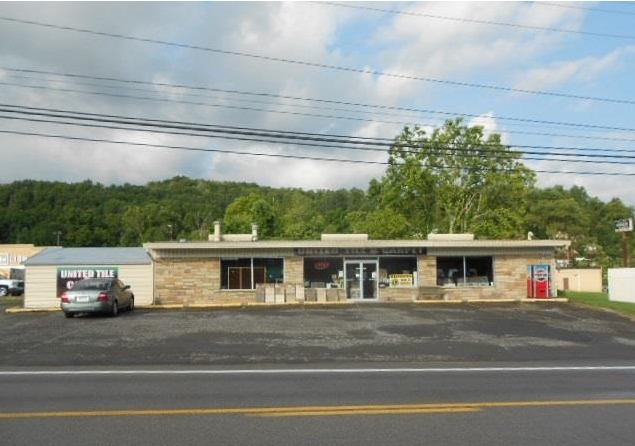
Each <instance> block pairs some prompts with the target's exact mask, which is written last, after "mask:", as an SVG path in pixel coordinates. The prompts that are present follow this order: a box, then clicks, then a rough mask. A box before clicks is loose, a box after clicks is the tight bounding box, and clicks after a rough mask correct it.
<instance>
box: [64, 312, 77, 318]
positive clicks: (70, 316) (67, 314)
mask: <svg viewBox="0 0 635 446" xmlns="http://www.w3.org/2000/svg"><path fill="white" fill-rule="evenodd" d="M64 316H66V319H71V318H72V317H73V316H75V313H71V312H70V311H65V312H64Z"/></svg>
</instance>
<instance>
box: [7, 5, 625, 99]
mask: <svg viewBox="0 0 635 446" xmlns="http://www.w3.org/2000/svg"><path fill="white" fill-rule="evenodd" d="M0 20H3V21H6V22H12V23H21V24H25V25H33V26H41V27H45V28H50V29H57V30H61V31H72V32H77V33H83V34H90V35H96V36H101V37H110V38H116V39H123V40H131V41H136V42H143V43H152V44H157V45H165V46H171V47H176V48H185V49H191V50H196V51H205V52H209V53H216V54H223V55H226V56H237V57H248V58H253V59H258V60H266V61H270V62H279V63H287V64H293V65H299V66H306V67H311V68H320V69H328V70H335V71H342V72H349V73H359V74H370V75H373V76H383V77H390V78H394V79H404V80H412V81H420V82H430V83H436V84H442V85H451V86H455V87H465V88H480V89H488V90H494V91H502V92H508V93H524V94H532V95H539V96H549V97H562V98H568V99H578V100H586V101H597V102H608V103H616V104H626V105H635V100H632V99H618V98H602V97H596V96H584V95H575V94H568V93H560V92H554V91H542V90H530V89H522V88H512V87H505V86H500V85H489V84H478V83H472V82H461V81H451V80H446V79H436V78H431V77H425V76H414V75H407V74H399V73H388V72H383V71H379V70H371V69H361V68H354V67H345V66H339V65H330V64H324V63H319V62H309V61H303V60H298V59H289V58H283V57H275V56H265V55H262V54H253V53H246V52H242V51H233V50H223V49H219V48H211V47H204V46H200V45H191V44H185V43H178V42H170V41H165V40H158V39H150V38H144V37H135V36H127V35H124V34H116V33H109V32H105V31H95V30H90V29H85V28H77V27H73V26H63V25H55V24H52V23H45V22H38V21H35V20H25V19H17V18H14V17H6V16H0Z"/></svg>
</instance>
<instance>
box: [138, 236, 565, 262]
mask: <svg viewBox="0 0 635 446" xmlns="http://www.w3.org/2000/svg"><path fill="white" fill-rule="evenodd" d="M569 244H570V241H568V240H462V239H459V240H456V239H455V240H361V239H354V238H351V239H335V240H296V241H288V240H266V241H242V242H229V241H219V242H215V241H211V242H209V241H208V242H156V243H146V244H144V248H146V249H147V250H148V251H149V252H150V253H151V255H152V257H153V258H160V257H173V258H175V257H191V256H198V255H203V256H213V255H214V254H216V255H220V256H227V255H231V253H232V252H234V253H236V254H239V253H241V252H248V253H249V252H250V253H254V254H255V253H259V252H262V253H264V252H267V253H271V252H281V253H282V252H286V253H294V254H295V255H300V256H327V255H348V256H355V255H373V254H379V255H412V254H414V255H420V254H425V253H427V254H428V255H487V254H494V253H498V254H510V255H526V254H532V253H533V254H540V255H542V253H544V254H549V253H551V255H553V252H554V250H555V249H558V248H563V247H567V246H569Z"/></svg>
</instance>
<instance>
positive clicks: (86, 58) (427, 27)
mask: <svg viewBox="0 0 635 446" xmlns="http://www.w3.org/2000/svg"><path fill="white" fill-rule="evenodd" d="M634 25H635V3H632V2H566V3H563V2H478V1H476V2H460V1H455V2H343V3H342V2H338V3H334V2H134V3H129V2H41V3H40V2H0V153H2V162H1V167H2V169H1V170H0V183H10V182H13V181H17V180H25V179H35V180H51V181H65V182H80V181H84V180H92V181H94V182H99V183H102V184H105V185H111V184H124V183H130V184H146V183H148V182H150V181H162V180H166V179H169V178H173V177H175V176H186V177H190V178H195V179H199V178H200V179H205V180H214V181H237V182H250V183H256V184H259V185H263V186H271V187H284V188H302V189H307V190H316V189H340V188H346V189H349V188H361V189H366V188H367V187H368V185H369V182H370V181H371V180H373V179H377V180H379V179H381V177H382V175H384V173H385V170H386V161H387V159H388V155H387V150H388V146H389V144H390V141H392V140H393V139H394V138H395V137H396V136H397V135H398V134H399V133H400V132H401V131H402V130H403V128H404V127H405V126H414V125H419V126H421V127H423V128H425V129H427V130H428V131H431V130H432V129H434V128H435V127H439V126H440V125H442V124H443V122H444V121H445V120H447V119H455V118H458V117H462V118H463V119H464V121H465V122H466V123H467V124H468V125H482V126H483V127H484V129H485V131H486V132H488V133H491V132H495V133H499V134H501V136H502V139H503V142H504V143H505V144H506V145H509V146H510V147H511V148H512V149H513V150H517V151H519V152H522V153H523V162H524V163H525V164H526V165H527V166H528V167H529V168H531V169H532V170H534V171H535V172H536V175H537V185H538V186H539V187H550V186H555V185H561V186H563V187H565V188H566V189H569V188H571V187H573V186H580V187H583V188H585V190H586V191H587V193H588V194H589V195H590V196H592V197H597V198H599V199H601V200H602V201H605V202H607V201H609V200H611V199H613V198H619V199H620V200H622V201H623V202H624V203H625V204H627V205H631V206H635V187H634V186H635V148H634V147H635V113H634V112H635V87H633V73H635V26H634ZM351 141H354V142H355V144H351V143H350V142H351Z"/></svg>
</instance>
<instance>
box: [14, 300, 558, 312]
mask: <svg viewBox="0 0 635 446" xmlns="http://www.w3.org/2000/svg"><path fill="white" fill-rule="evenodd" d="M567 302H569V299H567V298H560V297H556V298H550V299H527V298H526V299H463V300H417V301H412V302H377V301H372V302H359V301H355V302H346V301H342V302H292V303H259V302H248V303H224V304H189V305H183V304H170V305H137V306H136V307H135V308H136V309H139V310H229V309H240V308H285V307H286V308H299V307H345V306H353V305H356V304H357V305H373V304H383V305H411V304H415V305H457V304H472V305H475V304H520V303H537V304H540V303H567ZM59 311H61V310H60V309H59V308H21V307H12V308H7V309H6V310H5V313H9V314H20V313H53V312H59Z"/></svg>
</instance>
